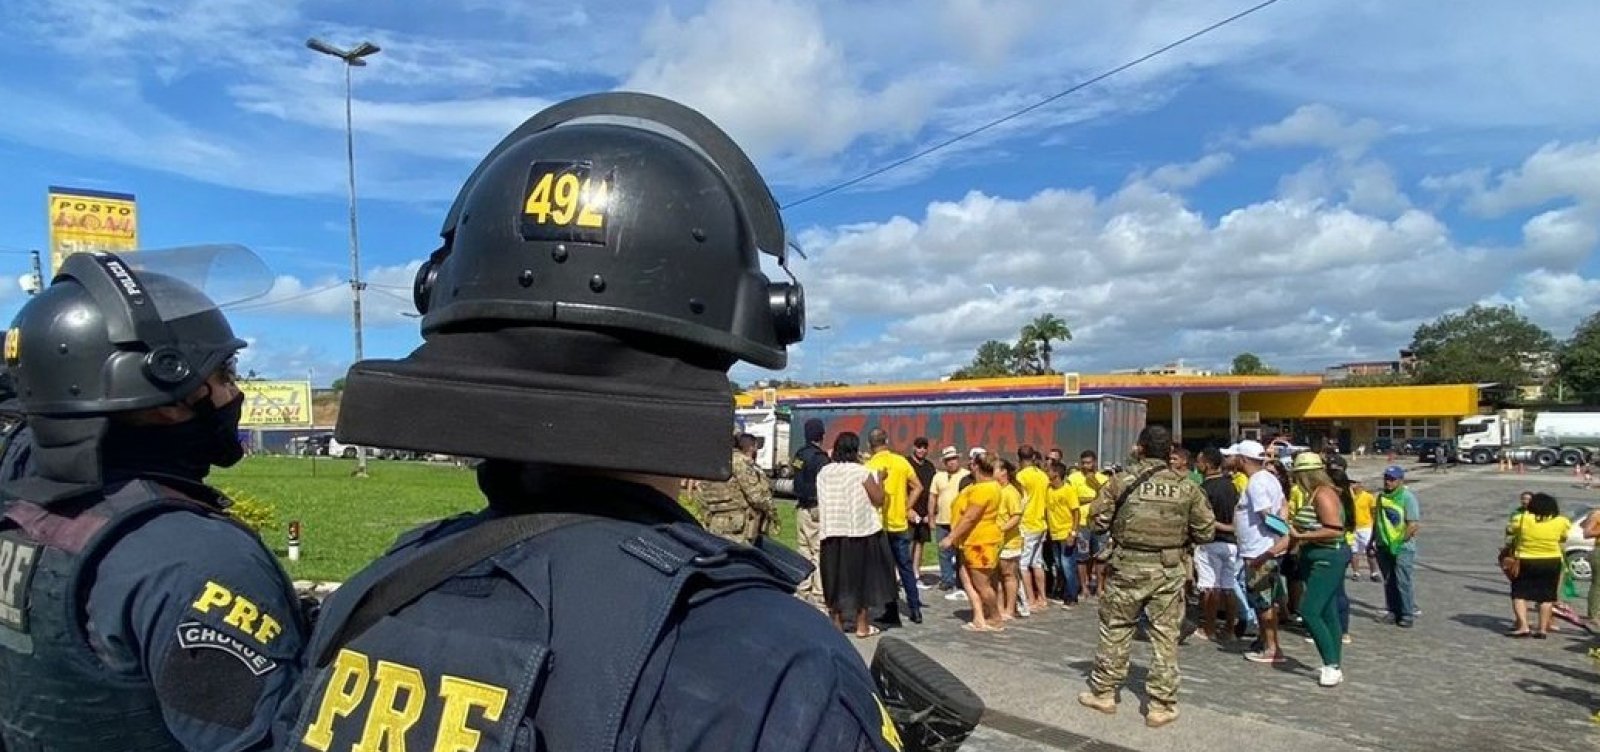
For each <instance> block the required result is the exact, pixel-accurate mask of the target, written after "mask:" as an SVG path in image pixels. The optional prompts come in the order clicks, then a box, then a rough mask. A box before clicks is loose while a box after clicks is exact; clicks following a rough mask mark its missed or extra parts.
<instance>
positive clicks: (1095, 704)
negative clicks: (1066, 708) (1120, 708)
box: [1078, 692, 1117, 715]
mask: <svg viewBox="0 0 1600 752" xmlns="http://www.w3.org/2000/svg"><path fill="white" fill-rule="evenodd" d="M1078 704H1079V705H1082V706H1084V707H1086V708H1094V709H1095V710H1098V711H1100V712H1102V713H1105V714H1106V715H1111V714H1113V713H1116V712H1117V695H1116V694H1115V693H1106V694H1103V695H1102V694H1096V693H1094V692H1079V693H1078Z"/></svg>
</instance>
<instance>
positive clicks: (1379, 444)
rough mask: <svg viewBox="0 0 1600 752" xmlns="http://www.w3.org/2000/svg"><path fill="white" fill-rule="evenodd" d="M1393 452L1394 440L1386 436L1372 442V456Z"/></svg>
mask: <svg viewBox="0 0 1600 752" xmlns="http://www.w3.org/2000/svg"><path fill="white" fill-rule="evenodd" d="M1393 450H1394V439H1391V438H1389V437H1388V436H1379V437H1378V438H1376V439H1373V440H1372V450H1371V451H1372V453H1373V454H1388V453H1389V452H1391V451H1393Z"/></svg>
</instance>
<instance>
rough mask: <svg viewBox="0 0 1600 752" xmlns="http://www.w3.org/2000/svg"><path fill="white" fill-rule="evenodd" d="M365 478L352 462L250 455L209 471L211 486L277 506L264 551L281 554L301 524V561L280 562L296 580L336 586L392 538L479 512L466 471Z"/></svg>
mask: <svg viewBox="0 0 1600 752" xmlns="http://www.w3.org/2000/svg"><path fill="white" fill-rule="evenodd" d="M367 466H368V469H369V472H370V475H371V477H369V478H353V477H351V476H350V472H351V471H352V470H354V469H355V461H354V460H342V459H329V458H326V457H319V458H317V459H316V461H315V463H314V465H313V462H312V460H311V459H309V458H306V457H251V458H249V459H247V460H245V461H243V462H241V463H239V464H238V465H237V466H235V467H232V468H229V469H226V470H217V471H214V472H213V473H212V474H211V476H210V477H209V478H208V480H209V481H210V482H211V484H212V485H215V486H217V487H218V488H221V489H223V490H224V491H225V492H228V493H229V494H232V495H236V496H238V497H241V498H253V499H256V500H259V501H262V502H267V503H270V504H271V505H272V506H274V507H275V508H276V523H277V524H276V526H275V528H276V529H275V531H273V532H265V531H264V532H263V533H262V535H263V537H265V538H266V542H267V545H268V547H270V548H271V549H272V550H273V551H275V552H276V553H277V554H278V556H279V557H283V556H284V555H285V549H286V548H287V543H288V540H287V539H288V525H289V521H290V520H299V521H300V527H301V531H300V561H298V562H290V561H288V560H287V559H284V562H283V563H284V567H285V568H287V569H288V570H289V575H290V576H291V577H293V578H295V579H308V580H343V579H345V578H346V577H349V576H350V575H351V574H352V573H353V572H355V571H356V570H357V569H360V568H361V567H362V566H363V565H365V564H366V563H368V562H370V561H372V560H373V559H375V558H377V557H378V555H379V554H382V553H383V551H384V550H385V549H387V548H388V547H389V544H390V543H392V542H394V539H395V536H397V535H399V534H400V533H402V532H405V531H406V530H409V529H411V528H413V527H416V526H417V525H420V524H422V523H424V522H428V521H430V520H435V519H438V518H440V517H448V516H450V515H453V514H456V513H457V512H463V511H467V510H472V509H477V508H480V507H482V506H483V497H482V496H481V495H480V494H479V493H478V487H477V484H476V481H475V479H474V476H473V473H472V472H471V471H470V470H463V469H460V468H455V467H451V466H448V465H432V464H424V463H420V462H386V461H369V462H368V463H367Z"/></svg>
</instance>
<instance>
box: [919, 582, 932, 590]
mask: <svg viewBox="0 0 1600 752" xmlns="http://www.w3.org/2000/svg"><path fill="white" fill-rule="evenodd" d="M917 589H918V590H932V589H933V586H932V585H929V584H928V583H926V582H919V583H917Z"/></svg>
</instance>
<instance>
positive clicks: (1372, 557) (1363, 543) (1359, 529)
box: [1350, 480, 1383, 582]
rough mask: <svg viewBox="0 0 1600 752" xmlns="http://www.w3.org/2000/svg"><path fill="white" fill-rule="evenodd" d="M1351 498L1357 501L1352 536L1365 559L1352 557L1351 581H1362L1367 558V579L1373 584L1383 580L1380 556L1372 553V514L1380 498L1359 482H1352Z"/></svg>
mask: <svg viewBox="0 0 1600 752" xmlns="http://www.w3.org/2000/svg"><path fill="white" fill-rule="evenodd" d="M1350 496H1351V498H1353V499H1354V500H1355V525H1354V528H1355V529H1354V530H1353V531H1351V535H1352V536H1353V537H1354V541H1353V544H1352V545H1354V546H1355V549H1354V551H1363V552H1365V553H1366V556H1365V557H1358V556H1356V555H1355V554H1354V553H1352V554H1351V555H1350V579H1352V580H1359V579H1361V565H1360V562H1361V561H1362V559H1363V558H1365V560H1366V562H1367V577H1368V578H1369V579H1371V580H1372V581H1373V582H1377V581H1379V580H1381V579H1383V576H1382V575H1380V574H1378V555H1377V554H1375V553H1373V551H1372V513H1373V510H1375V509H1377V507H1378V497H1376V496H1374V495H1372V492H1371V491H1368V490H1367V488H1366V486H1363V485H1361V481H1359V480H1351V481H1350Z"/></svg>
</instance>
